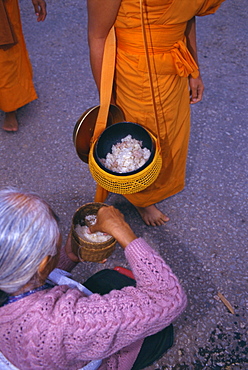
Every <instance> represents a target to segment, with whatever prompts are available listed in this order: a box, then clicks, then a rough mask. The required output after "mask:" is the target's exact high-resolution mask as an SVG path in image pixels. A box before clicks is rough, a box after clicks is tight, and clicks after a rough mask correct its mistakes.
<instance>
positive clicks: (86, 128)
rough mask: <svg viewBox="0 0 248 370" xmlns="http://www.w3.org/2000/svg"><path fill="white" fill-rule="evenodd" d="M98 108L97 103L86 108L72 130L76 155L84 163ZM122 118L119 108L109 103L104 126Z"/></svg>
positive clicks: (86, 161)
mask: <svg viewBox="0 0 248 370" xmlns="http://www.w3.org/2000/svg"><path fill="white" fill-rule="evenodd" d="M99 108H100V106H99V105H97V106H94V107H91V108H89V109H87V110H86V111H85V112H84V113H83V114H82V116H81V117H80V118H79V120H78V121H77V123H76V125H75V127H74V130H73V143H74V146H75V148H76V152H77V155H78V156H79V158H80V159H81V160H82V161H83V162H85V163H88V155H89V151H90V145H91V138H92V136H93V133H94V129H95V125H96V120H97V116H98V112H99ZM123 120H124V115H123V113H122V111H121V109H120V108H119V107H117V106H116V105H113V104H111V105H110V107H109V114H108V121H107V124H106V127H108V126H110V125H112V124H114V123H117V122H121V121H123Z"/></svg>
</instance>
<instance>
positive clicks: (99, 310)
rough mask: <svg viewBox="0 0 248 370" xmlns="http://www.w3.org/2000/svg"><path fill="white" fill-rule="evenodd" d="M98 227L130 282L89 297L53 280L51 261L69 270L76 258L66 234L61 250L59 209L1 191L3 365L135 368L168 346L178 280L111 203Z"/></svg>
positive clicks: (181, 296)
mask: <svg viewBox="0 0 248 370" xmlns="http://www.w3.org/2000/svg"><path fill="white" fill-rule="evenodd" d="M96 231H102V232H106V233H108V234H111V235H113V237H114V238H116V239H117V241H118V242H119V244H120V245H121V246H122V248H123V249H124V253H125V256H126V258H127V260H128V262H129V264H130V267H131V269H132V272H133V275H134V277H135V281H133V280H132V279H129V280H130V281H131V283H128V282H127V283H125V284H123V286H124V285H130V286H124V287H123V288H122V289H119V290H116V289H113V290H111V291H110V292H109V293H107V294H103V293H102V292H101V294H102V295H100V294H97V293H94V294H91V295H89V296H87V295H86V294H84V293H83V292H81V291H80V290H78V289H77V288H72V287H69V286H67V285H59V286H53V285H50V284H48V283H47V282H46V281H47V277H48V275H49V274H50V272H51V271H52V270H53V269H54V268H55V266H59V267H60V268H63V269H64V270H67V271H71V270H72V268H73V267H74V266H75V265H76V263H77V262H75V261H76V260H77V258H76V256H75V255H73V254H72V252H71V250H70V242H69V241H70V238H68V241H67V243H66V248H63V249H62V250H61V251H60V248H61V236H60V232H59V228H58V224H57V218H56V215H55V214H54V212H53V211H52V209H51V208H50V207H49V205H48V204H47V203H46V202H44V201H43V200H42V199H40V198H39V197H38V196H37V195H35V194H32V193H26V192H21V191H17V190H15V189H10V188H8V189H3V190H1V191H0V289H1V293H2V294H1V295H2V298H3V299H2V303H1V307H0V338H1V339H0V368H1V369H5V368H6V369H16V368H17V369H25V370H27V369H32V370H35V369H50V370H52V369H65V370H68V369H70V370H74V369H75V370H77V369H85V370H86V369H100V370H103V369H109V370H110V369H112V370H118V369H119V370H131V369H133V370H134V369H136V370H138V369H142V368H144V367H146V366H148V365H149V364H150V363H151V362H153V361H154V360H155V359H156V358H157V357H159V356H161V355H162V354H163V352H164V351H165V350H166V349H168V348H169V347H170V346H171V344H172V343H171V338H172V335H171V325H170V324H171V322H172V321H173V320H175V318H176V317H177V316H178V315H179V314H180V313H181V312H182V311H183V310H184V308H185V306H186V296H185V293H184V292H183V290H182V288H181V286H180V284H179V282H178V279H177V278H176V276H175V275H174V274H173V273H172V271H171V269H170V268H169V267H168V266H167V265H166V263H165V262H164V260H163V259H162V258H161V257H160V256H159V255H158V254H157V253H156V252H155V251H154V250H153V249H152V248H151V247H150V246H149V245H148V244H147V243H146V242H145V241H144V240H143V239H142V238H137V237H136V235H135V234H134V232H133V231H132V230H131V228H130V227H129V225H128V224H127V223H126V222H125V220H124V217H123V215H122V214H121V213H120V212H119V211H118V210H117V209H115V208H114V207H112V206H110V207H102V208H101V209H100V210H99V211H98V215H97V223H96V224H95V225H94V226H91V232H96ZM65 250H66V252H67V253H65ZM68 256H69V257H70V258H69V257H68ZM104 271H107V272H108V271H110V272H112V273H113V274H116V276H117V279H116V280H117V281H118V276H119V275H120V276H121V277H123V278H126V279H128V278H127V277H126V276H124V275H121V274H119V273H118V272H117V271H113V270H102V271H101V272H104ZM101 272H100V273H101ZM96 276H97V274H95V277H96ZM106 276H107V275H106ZM94 279H96V278H94V276H93V284H92V278H90V279H88V281H87V282H86V286H87V287H88V288H89V289H91V288H92V287H93V289H92V290H94V281H95V280H94ZM100 280H101V279H100ZM112 280H115V278H113V279H112ZM132 282H133V283H132ZM100 283H102V282H101V281H100ZM104 283H105V282H103V285H104ZM106 284H107V281H106ZM3 296H4V297H3ZM144 338H145V339H144ZM155 347H156V349H155Z"/></svg>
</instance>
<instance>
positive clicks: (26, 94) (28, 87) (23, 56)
mask: <svg viewBox="0 0 248 370" xmlns="http://www.w3.org/2000/svg"><path fill="white" fill-rule="evenodd" d="M0 1H2V0H0ZM4 5H5V9H6V11H7V14H8V18H9V21H10V23H11V26H12V29H13V31H14V34H15V36H16V38H17V40H18V42H17V44H16V45H14V46H12V47H11V48H9V49H7V50H3V49H0V109H1V110H3V111H4V112H12V111H15V110H16V109H18V108H20V107H22V106H24V105H25V104H27V103H29V102H31V101H32V100H35V99H37V94H36V91H35V88H34V85H33V81H32V66H31V63H30V60H29V56H28V52H27V49H26V45H25V40H24V36H23V32H22V25H21V18H20V10H19V4H18V1H17V0H5V1H4Z"/></svg>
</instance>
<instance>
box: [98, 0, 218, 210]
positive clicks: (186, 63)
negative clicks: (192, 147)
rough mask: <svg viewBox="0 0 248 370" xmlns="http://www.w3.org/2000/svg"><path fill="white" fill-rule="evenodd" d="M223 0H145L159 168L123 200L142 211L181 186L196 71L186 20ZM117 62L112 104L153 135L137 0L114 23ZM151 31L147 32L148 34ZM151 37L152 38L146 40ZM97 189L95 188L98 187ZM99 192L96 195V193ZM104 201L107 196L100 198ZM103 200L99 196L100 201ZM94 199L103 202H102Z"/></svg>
mask: <svg viewBox="0 0 248 370" xmlns="http://www.w3.org/2000/svg"><path fill="white" fill-rule="evenodd" d="M223 1H224V0H194V1H193V0H189V1H185V0H183V1H182V0H167V1H166V0H146V1H145V4H146V6H145V7H146V10H147V14H146V16H145V19H147V17H148V24H149V25H148V26H146V28H147V33H148V37H147V38H148V49H149V54H150V58H151V59H152V60H153V62H152V66H153V68H152V71H153V74H152V79H153V84H154V88H155V98H156V105H157V113H158V119H159V132H160V143H161V148H162V156H163V167H162V170H161V173H160V174H159V176H158V178H157V180H156V181H155V182H154V183H153V184H152V185H151V186H149V187H148V188H147V189H145V190H143V191H141V192H139V193H136V194H131V195H125V197H126V198H127V199H128V200H129V201H130V202H131V203H132V204H134V205H135V206H140V207H146V206H149V205H151V204H155V203H157V202H159V201H161V200H163V199H165V198H167V197H169V196H171V195H174V194H176V193H177V192H179V191H181V190H182V189H183V187H184V181H185V168H186V158H187V151H188V140H189V132H190V104H189V87H188V75H189V74H191V75H192V76H193V77H197V75H198V68H197V65H196V64H195V62H194V60H193V58H192V57H191V55H190V53H189V51H188V49H187V47H186V44H185V35H184V32H185V28H186V24H187V21H188V20H190V19H191V18H192V17H193V16H195V15H206V14H211V13H214V12H215V11H216V9H217V8H218V7H219V6H220V4H221V2H223ZM115 29H116V36H117V58H116V73H115V93H116V103H117V105H118V106H119V107H121V109H122V110H123V112H124V115H125V119H126V121H132V122H136V123H139V124H141V125H142V126H144V127H146V128H147V129H149V130H150V131H152V132H153V133H154V134H156V133H157V128H156V124H155V120H154V111H153V105H152V99H151V92H150V86H149V79H148V75H147V67H146V59H145V51H144V46H143V39H142V30H141V23H140V10H139V0H122V2H121V6H120V9H119V12H118V16H117V19H116V22H115ZM148 30H149V32H148ZM149 33H150V36H149ZM98 190H99V189H98ZM98 194H99V192H98ZM104 196H105V197H106V194H104ZM104 196H103V198H104ZM103 198H102V199H100V198H99V197H98V200H101V201H104V199H103Z"/></svg>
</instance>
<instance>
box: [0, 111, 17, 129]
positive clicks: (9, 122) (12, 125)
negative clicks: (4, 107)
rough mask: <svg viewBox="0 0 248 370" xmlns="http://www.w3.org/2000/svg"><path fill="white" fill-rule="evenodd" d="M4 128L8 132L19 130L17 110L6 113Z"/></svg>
mask: <svg viewBox="0 0 248 370" xmlns="http://www.w3.org/2000/svg"><path fill="white" fill-rule="evenodd" d="M3 129H4V130H5V131H8V132H15V131H17V130H18V122H17V118H16V112H15V111H14V112H7V113H5V117H4V122H3Z"/></svg>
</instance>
